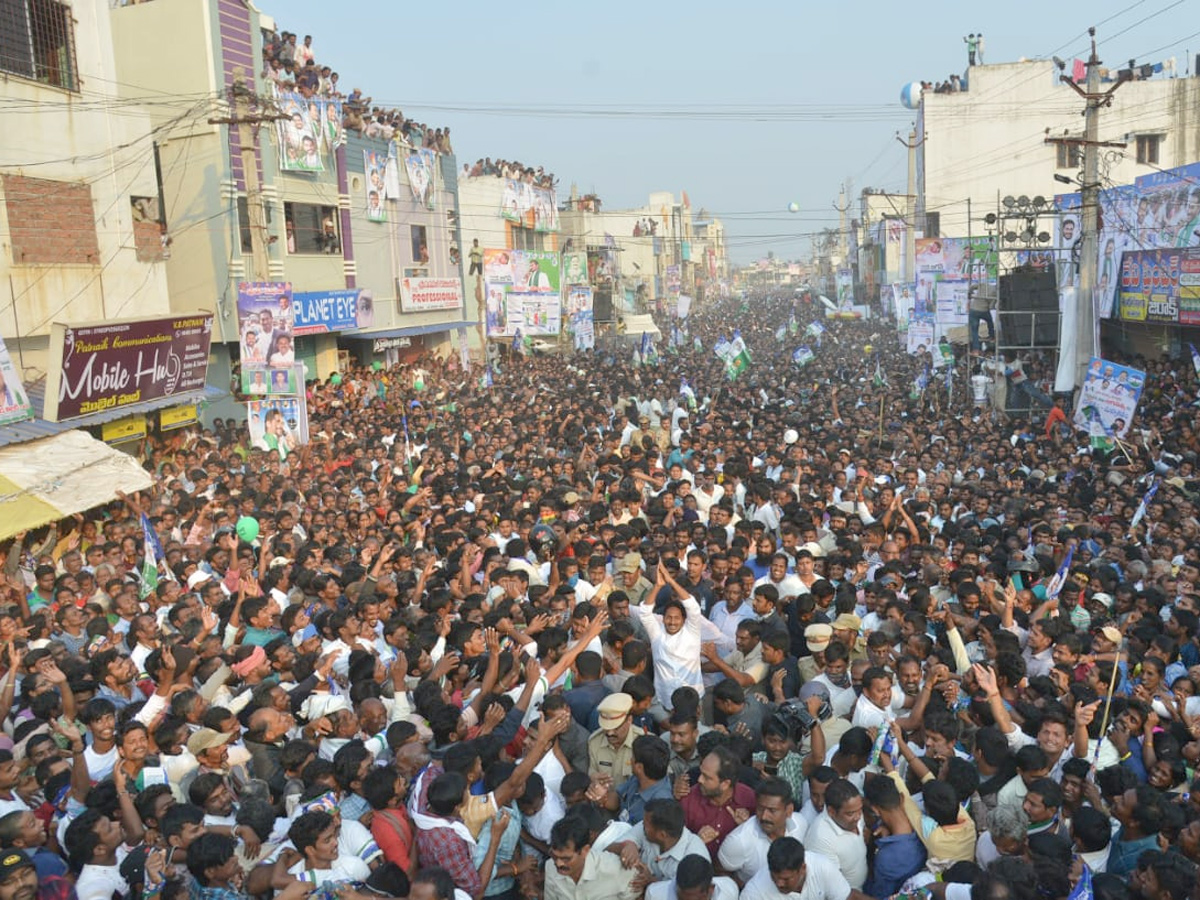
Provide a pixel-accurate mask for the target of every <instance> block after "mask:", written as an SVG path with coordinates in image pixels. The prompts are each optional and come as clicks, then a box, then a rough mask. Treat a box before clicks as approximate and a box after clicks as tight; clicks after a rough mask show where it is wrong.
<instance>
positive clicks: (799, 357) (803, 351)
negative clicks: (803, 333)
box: [792, 347, 817, 366]
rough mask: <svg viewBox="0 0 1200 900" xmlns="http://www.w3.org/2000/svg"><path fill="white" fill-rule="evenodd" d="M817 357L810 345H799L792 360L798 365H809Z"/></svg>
mask: <svg viewBox="0 0 1200 900" xmlns="http://www.w3.org/2000/svg"><path fill="white" fill-rule="evenodd" d="M816 358H817V357H816V354H815V353H813V352H812V349H811V348H809V347H797V348H796V349H795V351H794V352H793V353H792V362H794V363H795V364H796V365H798V366H807V365H808V364H809V363H810V362H812V361H813V360H814V359H816Z"/></svg>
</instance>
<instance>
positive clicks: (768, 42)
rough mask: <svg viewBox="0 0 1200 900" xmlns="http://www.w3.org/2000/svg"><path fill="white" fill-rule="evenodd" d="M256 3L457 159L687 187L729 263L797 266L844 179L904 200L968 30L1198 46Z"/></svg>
mask: <svg viewBox="0 0 1200 900" xmlns="http://www.w3.org/2000/svg"><path fill="white" fill-rule="evenodd" d="M258 3H259V5H260V8H261V9H262V10H263V11H264V12H265V13H268V14H270V15H273V16H275V18H276V22H277V25H278V27H279V28H281V29H286V30H288V31H294V32H298V33H299V34H300V35H302V36H303V35H304V34H312V35H313V46H314V49H315V50H316V58H317V61H318V62H319V63H321V64H328V65H331V66H332V67H333V68H334V69H335V70H336V71H338V72H339V73H340V75H341V84H342V85H343V86H344V89H345V91H346V92H347V93H348V92H349V90H350V89H351V88H353V87H360V88H362V89H363V91H364V92H365V93H367V94H369V95H371V96H373V97H374V98H375V100H376V102H378V103H386V104H387V105H389V106H399V107H400V108H401V109H403V110H404V112H405V113H406V114H407V115H409V116H412V117H415V118H416V119H417V120H418V121H422V122H426V123H427V124H429V125H430V126H431V127H437V126H439V125H446V126H449V127H450V129H451V137H452V140H453V144H454V150H455V153H456V155H457V157H458V160H459V164H460V166H461V164H462V163H463V162H472V163H473V162H474V161H475V160H476V159H478V158H480V157H484V156H491V157H493V158H497V157H502V158H505V159H515V160H520V161H521V162H523V163H526V164H529V165H534V166H538V165H541V166H545V167H546V168H547V169H548V170H549V171H551V172H554V173H555V174H556V175H557V176H558V178H559V180H560V183H561V185H560V194H565V193H566V192H567V191H569V189H570V186H571V184H572V183H575V184H577V185H578V186H579V188H580V190H581V191H584V192H586V191H595V192H596V193H598V194H599V195H600V197H601V198H602V199H603V201H604V203H605V205H606V206H607V207H609V208H613V209H619V208H622V207H627V206H637V205H641V204H643V203H645V202H646V197H647V194H648V193H649V192H650V191H654V190H670V191H673V192H674V193H675V194H676V196H678V194H679V192H680V191H681V190H686V191H687V192H688V195H689V198H690V199H691V202H692V206H693V209H697V208H699V207H701V206H703V207H705V208H707V209H708V210H710V211H712V212H715V213H716V214H718V215H720V216H721V217H722V218H723V219H724V221H725V223H726V227H727V234H728V235H729V251H730V255H731V256H732V258H733V259H734V260H735V261H736V262H747V261H749V260H751V259H754V258H757V257H761V256H765V255H766V253H767V251H768V250H773V251H774V252H775V253H776V254H777V255H780V256H783V257H791V258H796V257H800V256H805V257H806V256H807V254H808V251H809V241H808V238H809V236H810V235H811V234H812V233H814V232H818V231H820V230H821V229H822V228H825V227H836V226H837V219H838V215H837V213H836V211H835V210H834V209H833V205H832V204H833V202H834V201H836V200H837V195H838V186H839V184H840V183H841V182H842V180H843V179H846V178H851V179H853V183H854V190H855V192H857V191H859V190H861V189H862V188H863V187H874V188H881V189H884V190H894V191H903V190H904V188H905V180H906V174H907V168H906V151H905V150H904V148H903V147H901V146H900V144H898V143H897V142H896V140H895V137H894V135H895V133H896V132H897V131H902V132H903V133H905V134H907V132H908V129H909V127H910V125H911V123H912V114H911V113H910V112H909V111H907V110H905V109H904V108H903V107H902V106H901V105H900V101H899V94H900V89H901V87H902V86H903V85H904V84H906V83H907V82H909V81H913V80H929V81H940V80H944V79H945V78H946V77H947V76H948V75H949V73H950V72H951V71H958V72H961V71H962V70H963V69H964V68H965V67H966V45H965V44H964V43H963V41H962V38H963V36H964V35H966V34H967V33H968V32H972V31H975V32H978V31H982V32H983V34H984V36H985V60H986V61H989V62H1010V61H1014V60H1016V59H1018V58H1020V57H1022V56H1025V57H1046V56H1049V55H1051V54H1057V55H1058V56H1060V57H1063V58H1064V59H1070V58H1071V57H1072V56H1075V55H1078V56H1083V55H1085V54H1086V50H1087V39H1086V34H1085V32H1086V29H1087V27H1088V26H1089V25H1097V26H1099V31H1098V37H1099V38H1100V39H1101V44H1100V47H1099V52H1100V57H1101V60H1102V61H1103V62H1104V63H1105V64H1106V65H1110V66H1116V65H1118V64H1120V63H1121V62H1123V61H1125V60H1128V59H1129V58H1130V57H1136V58H1138V59H1139V60H1140V61H1145V62H1154V61H1157V60H1159V59H1162V58H1164V57H1167V56H1172V55H1174V56H1176V57H1177V58H1178V66H1179V72H1180V74H1182V73H1183V72H1184V71H1185V64H1186V62H1187V59H1188V55H1190V57H1191V58H1192V59H1194V56H1195V54H1196V53H1197V52H1198V51H1200V31H1198V32H1197V33H1195V34H1193V32H1194V31H1196V30H1197V29H1200V24H1198V23H1200V0H1140V2H1139V0H1098V2H1095V3H1091V4H1083V5H1080V4H1074V3H1064V2H1057V3H1056V2H1050V3H1047V2H1044V0H1037V2H1034V0H1013V2H1009V3H1005V4H993V5H992V6H985V5H979V4H974V5H972V4H954V3H949V2H946V0H934V2H931V3H929V2H927V3H925V4H914V3H906V2H899V0H841V2H832V3H829V2H826V3H813V2H811V0H777V2H772V3H763V2H742V3H732V4H731V3H721V4H717V3H709V2H693V3H688V4H682V3H677V2H657V3H655V2H645V0H642V2H638V3H631V2H626V0H614V2H609V3H603V4H589V3H568V2H560V3H554V4H550V3H544V2H527V0H522V2H516V3H506V4H499V5H497V4H491V3H487V4H485V3H478V2H475V0H464V2H458V3H435V2H426V3H413V2H403V3H398V2H382V0H374V2H368V0H340V2H336V3H331V2H329V0H322V2H317V0H258ZM968 6H970V7H971V8H970V9H968ZM1106 20H1108V21H1106ZM1185 50H1187V51H1188V52H1189V53H1188V54H1185ZM1187 70H1190V66H1189V67H1188V69H1187ZM791 202H795V203H797V204H799V206H800V207H801V209H800V211H799V212H797V213H794V214H791V213H788V212H787V206H788V204H789V203H791Z"/></svg>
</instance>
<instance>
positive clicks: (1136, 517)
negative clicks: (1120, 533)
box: [1129, 478, 1158, 531]
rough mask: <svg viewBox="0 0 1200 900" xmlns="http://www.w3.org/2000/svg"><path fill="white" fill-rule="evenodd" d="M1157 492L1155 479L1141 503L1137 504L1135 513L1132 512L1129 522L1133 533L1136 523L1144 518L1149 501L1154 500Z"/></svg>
mask: <svg viewBox="0 0 1200 900" xmlns="http://www.w3.org/2000/svg"><path fill="white" fill-rule="evenodd" d="M1157 491H1158V479H1157V478H1155V479H1154V482H1153V483H1152V484H1151V485H1150V488H1149V489H1148V490H1147V491H1146V494H1145V496H1143V497H1142V502H1141V503H1139V504H1138V508H1137V511H1136V512H1134V514H1133V518H1132V519H1130V520H1129V530H1130V531H1133V529H1135V528H1137V526H1138V523H1139V522H1141V521H1142V519H1144V518H1146V510H1147V509H1148V508H1149V507H1150V501H1151V500H1153V499H1154V494H1155V493H1156V492H1157Z"/></svg>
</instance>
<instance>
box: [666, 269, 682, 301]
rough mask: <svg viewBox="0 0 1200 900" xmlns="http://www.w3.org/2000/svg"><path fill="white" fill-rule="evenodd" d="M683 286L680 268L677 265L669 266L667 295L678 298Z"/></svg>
mask: <svg viewBox="0 0 1200 900" xmlns="http://www.w3.org/2000/svg"><path fill="white" fill-rule="evenodd" d="M682 285H683V281H682V277H681V275H680V267H679V266H677V265H672V266H667V295H668V296H671V297H678V296H679V291H680V288H681V287H682Z"/></svg>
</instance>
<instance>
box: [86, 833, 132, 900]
mask: <svg viewBox="0 0 1200 900" xmlns="http://www.w3.org/2000/svg"><path fill="white" fill-rule="evenodd" d="M128 852H129V851H128V850H126V849H125V847H124V846H121V847H118V848H117V864H116V865H115V866H96V865H92V864H91V863H88V864H87V865H86V866H84V867H83V869H82V870H81V871H80V873H79V879H78V880H77V881H76V882H75V894H76V896H77V897H78V898H79V900H112V897H113V895H114V894H120V895H121V896H122V897H126V896H128V895H129V883H128V882H127V881H126V880H125V879H124V878H122V877H121V868H120V867H121V861H122V860H124V858H125V856H126V855H127V854H128Z"/></svg>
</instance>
